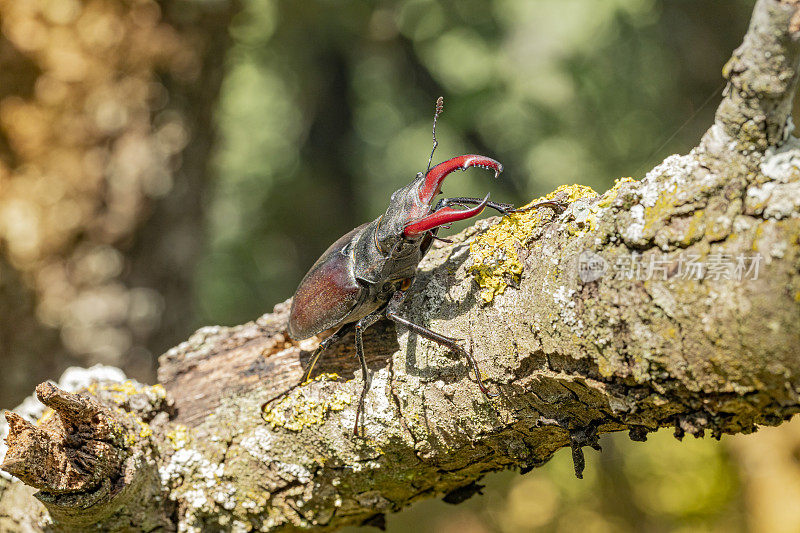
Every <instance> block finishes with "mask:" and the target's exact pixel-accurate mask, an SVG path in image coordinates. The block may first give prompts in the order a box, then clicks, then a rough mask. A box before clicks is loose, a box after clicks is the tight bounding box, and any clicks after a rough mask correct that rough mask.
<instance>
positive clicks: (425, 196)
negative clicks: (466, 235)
mask: <svg viewBox="0 0 800 533" xmlns="http://www.w3.org/2000/svg"><path fill="white" fill-rule="evenodd" d="M470 167H481V168H486V169H489V170H493V171H494V175H495V177H497V176H499V175H500V172H502V171H503V165H501V164H500V163H498V162H497V161H495V160H494V159H491V158H489V157H484V156H482V155H462V156H458V157H454V158H452V159H450V160H448V161H445V162H443V163H439V164H438V165H436V166H435V167H433V168H432V169H430V170H429V171H428V172H427V173H426V174H423V173H422V172H419V173H418V174H417V176H416V178H414V181H412V182H411V183H410V184H408V185H406V186H405V187H403V188H402V189H398V190H397V191H395V192H394V193H393V194H392V198H391V200H390V202H389V208H388V209H387V210H386V212H385V213H384V214H383V217H382V218H381V222H380V224H379V225H378V229H377V231H376V234H375V240H376V244H377V245H378V247H379V248H380V249H382V250H391V249H394V248H395V246H397V245H398V244H399V243H400V242H401V240H402V241H403V242H408V243H414V244H416V243H418V242H419V241H420V240H421V239H422V237H423V236H424V235H425V233H426V232H428V231H430V230H433V229H435V228H438V227H439V226H443V225H445V224H449V223H451V222H455V221H457V220H464V219H467V218H471V217H474V216H476V215H478V214H479V213H480V212H481V211H482V210H483V208H484V206H485V202H486V201H487V200H488V199H489V196H488V195H487V196H486V198H485V199H484V203H481V204H479V205H477V206H475V207H474V208H472V209H453V208H452V207H442V208H441V209H436V210H434V209H433V201H434V199H435V198H436V196H437V195H438V194H439V193H440V192H441V188H442V182H443V181H444V179H445V178H446V177H447V175H448V174H450V173H451V172H454V171H456V170H466V169H468V168H470Z"/></svg>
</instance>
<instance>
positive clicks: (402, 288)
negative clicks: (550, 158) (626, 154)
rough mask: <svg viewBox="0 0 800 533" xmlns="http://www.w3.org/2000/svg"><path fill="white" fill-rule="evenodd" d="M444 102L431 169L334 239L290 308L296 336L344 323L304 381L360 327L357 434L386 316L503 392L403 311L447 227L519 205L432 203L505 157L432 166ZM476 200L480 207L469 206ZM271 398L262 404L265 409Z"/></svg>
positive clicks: (454, 342)
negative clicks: (375, 328) (369, 354)
mask: <svg viewBox="0 0 800 533" xmlns="http://www.w3.org/2000/svg"><path fill="white" fill-rule="evenodd" d="M443 105H444V100H443V98H442V97H439V99H437V100H436V107H435V111H434V116H433V150H432V151H431V156H430V158H429V159H428V168H427V170H426V171H425V172H424V173H423V172H419V173H418V174H417V176H416V177H415V178H414V181H412V182H411V183H410V184H409V185H406V186H405V187H403V188H402V189H399V190H397V191H395V192H394V194H392V197H391V200H390V203H389V208H388V209H387V210H386V212H385V213H384V214H383V215H381V216H379V217H378V218H377V219H375V220H373V221H372V222H367V223H366V224H363V225H361V226H359V227H357V228H355V229H354V230H352V231H350V233H347V234H346V235H344V236H343V237H341V238H340V239H339V240H337V241H336V242H334V243H333V244H332V245H331V246H330V247H329V248H328V249H327V250H326V251H325V253H323V254H322V256H321V257H320V258H319V259H318V260H317V262H316V263H314V265H313V266H312V267H311V269H310V270H309V271H308V273H307V274H306V275H305V277H304V278H303V280H302V281H301V282H300V286H299V287H298V288H297V292H295V295H294V298H293V300H292V305H291V310H290V313H289V336H290V337H291V338H293V339H295V340H303V339H307V338H309V337H312V336H314V335H316V334H318V333H321V332H323V331H325V330H328V329H332V328H337V329H336V331H335V333H333V334H332V335H331V336H329V337H327V338H326V339H325V340H323V341H322V342H320V344H319V346H318V347H317V349H316V350H314V353H313V354H312V355H311V360H310V362H309V365H308V369H307V370H306V371H305V374H304V376H303V379H302V381H301V382H300V383H305V382H306V381H307V380H308V378H309V376H310V375H311V371H312V370H313V368H314V364H315V363H316V362H317V359H318V358H319V356H320V354H322V352H324V351H325V349H326V348H328V347H329V346H330V345H331V344H333V343H334V342H336V341H337V340H338V339H339V338H341V337H342V336H343V335H345V334H347V333H349V332H350V331H351V330H352V329H354V328H355V337H356V355H357V356H358V360H359V362H360V363H361V372H362V374H363V377H364V387H363V389H362V391H361V397H360V399H359V402H358V407H357V409H356V422H355V427H354V428H353V433H354V434H355V435H358V421H359V418H360V416H361V414H362V412H363V410H364V400H365V398H366V395H367V391H368V390H369V387H370V381H371V379H370V376H369V372H368V371H367V364H366V362H365V360H364V345H363V340H362V336H363V333H364V330H365V329H366V328H368V327H369V326H371V325H373V324H374V323H376V322H377V321H378V320H380V319H382V318H384V317H385V318H388V319H389V320H392V321H393V322H395V323H397V324H401V325H403V326H405V327H406V328H408V329H409V330H411V331H413V332H415V333H417V334H418V335H420V336H422V337H424V338H426V339H429V340H431V341H434V342H436V343H439V344H441V345H443V346H445V347H447V348H449V349H450V350H453V351H455V352H460V353H461V354H463V355H464V356H465V357H466V358H467V361H469V364H470V365H471V366H472V369H473V371H474V372H475V376H476V379H477V383H478V387H479V388H480V390H481V391H482V392H483V393H484V394H485V395H486V396H488V397H494V396H496V394H494V393H491V392H489V390H488V389H487V388H486V386H485V385H484V384H483V382H482V380H481V374H480V370H479V368H478V363H477V362H476V361H475V358H474V357H473V356H472V354H471V353H470V352H468V351H466V350H465V349H464V348H462V347H461V345H460V344H459V339H454V338H451V337H446V336H444V335H441V334H439V333H436V332H435V331H432V330H430V329H428V328H426V327H424V326H420V325H418V324H414V323H413V322H410V321H408V320H406V319H405V318H402V317H400V316H398V314H397V310H398V308H399V306H400V304H401V302H402V301H403V297H404V295H405V292H406V290H408V288H409V287H410V286H411V283H412V282H413V280H414V276H415V274H416V270H417V265H419V262H420V261H421V260H422V257H423V256H424V255H425V253H426V252H427V251H428V249H429V248H430V246H431V243H432V242H433V240H434V239H439V240H443V241H446V239H441V238H439V237H437V232H438V230H439V228H440V227H442V226H445V225H447V224H449V223H451V222H455V221H457V220H464V219H467V218H471V217H474V216H477V215H478V214H479V213H480V212H481V211H483V209H484V208H485V207H490V208H492V209H495V210H496V211H498V212H500V213H501V214H503V215H507V214H508V213H509V212H512V211H514V209H513V206H512V205H511V204H503V203H495V202H490V201H489V195H488V194H487V195H486V197H485V198H483V199H480V198H462V197H459V198H443V199H441V200H439V202H438V203H437V204H436V206H435V207H434V208H433V209H431V204H432V203H433V200H434V198H435V197H436V196H437V195H438V194H440V193H441V186H442V182H443V181H444V178H445V177H446V176H447V175H448V174H450V173H451V172H453V171H455V170H466V169H468V168H470V167H481V168H485V169H488V170H493V171H494V175H495V178H496V177H497V176H499V175H500V173H501V172H502V171H503V166H502V165H501V164H500V163H498V162H497V161H495V160H494V159H491V158H489V157H485V156H481V155H462V156H458V157H454V158H452V159H450V160H448V161H445V162H443V163H439V164H438V165H436V166H435V167H433V168H431V162H432V161H433V154H434V152H435V151H436V146H437V145H438V142H437V141H436V120H437V119H438V117H439V115H440V114H441V112H442V110H443ZM454 205H455V206H459V207H462V208H463V209H454V208H453V207H451V206H454ZM469 205H474V207H472V208H468V206H469ZM540 206H550V207H552V208H554V209H555V210H556V211H557V212H558V211H559V210H561V209H563V206H562V204H560V203H559V202H553V201H546V202H540V203H538V204H535V205H533V206H530V207H528V208H526V209H532V208H536V207H540ZM446 242H450V241H446ZM268 403H271V402H268ZM266 405H267V404H265V405H264V407H262V409H266Z"/></svg>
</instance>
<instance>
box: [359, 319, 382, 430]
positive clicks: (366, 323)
mask: <svg viewBox="0 0 800 533" xmlns="http://www.w3.org/2000/svg"><path fill="white" fill-rule="evenodd" d="M381 318H383V313H382V312H380V311H379V312H377V313H372V314H371V315H367V316H365V317H364V318H362V319H361V320H359V321H358V322H356V355H357V356H358V361H359V362H360V363H361V373H362V374H363V376H364V388H363V389H361V398H360V399H359V400H358V407H357V408H356V424H355V426H354V427H353V435H355V436H358V419H359V418H361V415H362V413H363V412H364V402H365V400H366V399H367V392H368V391H369V387H370V385H371V384H372V378H371V377H370V375H369V370H368V369H367V360H366V359H364V339H363V336H364V330H365V329H367V328H368V327H370V326H371V325H372V324H374V323H375V322H377V321H378V320H380V319H381ZM361 428H362V429H363V428H364V424H361Z"/></svg>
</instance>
